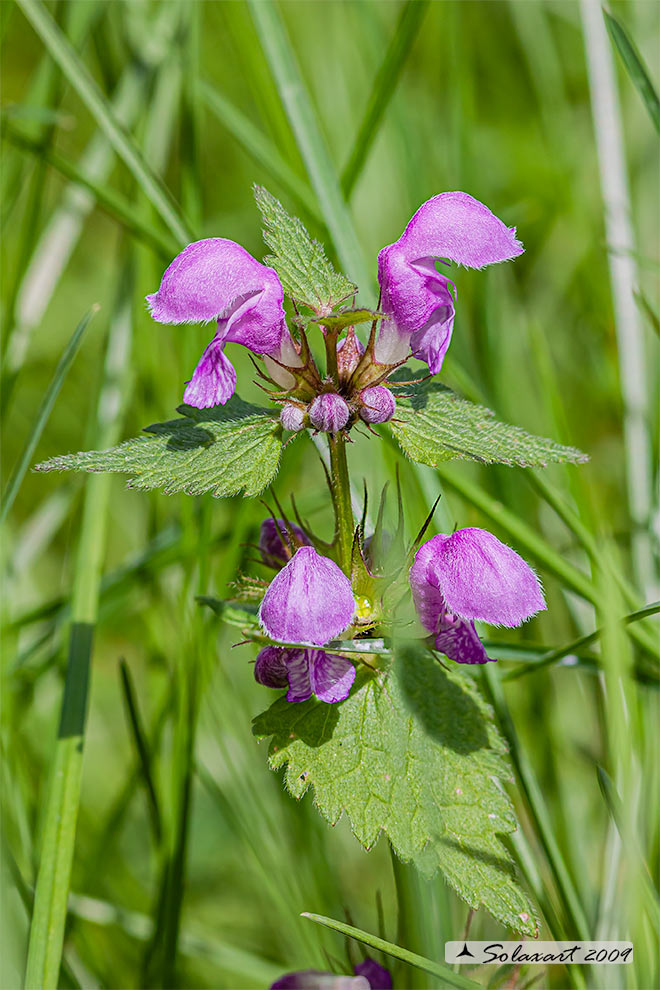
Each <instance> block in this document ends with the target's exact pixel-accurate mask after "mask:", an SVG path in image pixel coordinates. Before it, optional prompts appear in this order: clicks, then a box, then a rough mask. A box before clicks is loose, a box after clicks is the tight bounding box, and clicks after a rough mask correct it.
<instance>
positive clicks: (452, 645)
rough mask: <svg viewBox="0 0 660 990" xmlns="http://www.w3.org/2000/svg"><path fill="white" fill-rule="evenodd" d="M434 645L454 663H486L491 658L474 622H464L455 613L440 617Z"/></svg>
mask: <svg viewBox="0 0 660 990" xmlns="http://www.w3.org/2000/svg"><path fill="white" fill-rule="evenodd" d="M435 646H436V649H437V650H439V651H440V653H444V654H445V656H447V657H449V659H450V660H455V661H456V663H488V661H489V660H491V659H492V657H489V656H488V655H487V654H486V651H485V649H484V645H483V643H482V642H481V640H480V639H479V637H478V635H477V630H476V629H475V628H474V622H466V621H464V620H463V619H459V618H457V617H456V616H455V615H443V616H442V617H441V619H440V629H439V631H438V634H437V636H436V637H435Z"/></svg>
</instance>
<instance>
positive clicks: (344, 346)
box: [337, 327, 364, 381]
mask: <svg viewBox="0 0 660 990" xmlns="http://www.w3.org/2000/svg"><path fill="white" fill-rule="evenodd" d="M363 354H364V344H363V343H362V341H360V340H358V338H357V337H356V336H355V330H354V329H353V327H349V328H348V332H347V334H346V336H345V337H344V339H343V340H340V341H339V343H338V344H337V371H338V372H339V377H340V378H341V379H342V381H348V379H349V378H350V377H351V375H352V374H353V372H354V371H355V369H356V368H357V366H358V364H359V363H360V358H361V357H362V355H363Z"/></svg>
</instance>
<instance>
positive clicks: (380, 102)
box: [341, 0, 428, 199]
mask: <svg viewBox="0 0 660 990" xmlns="http://www.w3.org/2000/svg"><path fill="white" fill-rule="evenodd" d="M427 8H428V0H405V3H404V4H403V6H402V8H401V13H400V14H399V18H398V20H397V22H396V25H395V27H394V32H393V34H392V40H391V41H390V44H389V46H388V49H387V51H386V52H385V57H384V58H383V61H382V64H381V66H380V68H379V70H378V72H377V73H376V78H375V79H374V84H373V88H372V90H371V94H370V96H369V102H368V103H367V108H366V110H365V113H364V117H363V119H362V123H361V124H360V128H359V130H358V133H357V137H356V138H355V143H354V144H353V148H352V149H351V153H350V156H349V158H348V161H347V162H346V165H345V167H344V170H343V172H342V176H341V189H342V192H343V194H344V196H345V197H346V199H349V198H350V195H351V192H352V191H353V189H354V187H355V183H356V182H357V181H358V179H359V178H360V175H361V174H362V169H363V168H364V164H365V162H366V160H367V156H368V155H369V152H370V150H371V146H372V144H373V142H374V140H375V138H376V135H377V134H378V128H379V125H380V122H381V120H382V118H383V115H384V113H385V111H386V110H387V106H388V104H389V102H390V100H391V99H392V96H393V94H394V91H395V89H396V87H397V83H398V81H399V77H400V75H401V72H402V71H403V67H404V65H405V64H406V60H407V58H408V56H409V55H410V51H411V49H412V46H413V42H414V41H415V38H416V37H417V33H418V31H419V29H420V27H421V25H422V21H423V20H424V15H425V14H426V10H427Z"/></svg>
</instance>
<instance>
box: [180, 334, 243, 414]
mask: <svg viewBox="0 0 660 990" xmlns="http://www.w3.org/2000/svg"><path fill="white" fill-rule="evenodd" d="M224 346H225V342H224V340H223V339H222V337H221V336H220V335H219V334H216V336H215V337H214V338H213V340H212V341H211V343H210V344H209V345H208V347H207V348H206V350H205V351H204V353H203V354H202V356H201V358H200V359H199V363H198V365H197V367H196V368H195V371H194V373H193V376H192V378H191V379H190V381H189V382H188V384H187V385H186V390H185V392H184V393H183V401H184V402H187V403H188V405H189V406H195V407H196V408H197V409H210V407H211V406H217V405H224V404H225V402H227V401H228V400H229V399H231V397H232V395H233V394H234V390H235V389H236V369H235V368H234V366H233V364H232V363H231V361H230V360H229V358H228V357H227V356H226V354H225V352H224Z"/></svg>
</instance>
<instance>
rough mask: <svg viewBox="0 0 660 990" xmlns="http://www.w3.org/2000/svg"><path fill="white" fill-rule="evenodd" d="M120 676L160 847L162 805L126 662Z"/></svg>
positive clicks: (152, 820) (122, 666) (121, 661)
mask: <svg viewBox="0 0 660 990" xmlns="http://www.w3.org/2000/svg"><path fill="white" fill-rule="evenodd" d="M119 676H120V679H121V689H122V694H123V697H124V703H125V705H126V715H127V717H128V724H129V728H130V733H131V739H132V741H133V745H134V746H135V752H136V754H137V761H138V765H139V767H140V772H141V775H142V780H143V781H144V786H145V788H146V791H147V799H148V802H149V817H150V819H151V827H152V829H153V833H154V840H155V842H156V844H157V845H158V844H160V841H161V839H162V836H163V826H162V822H161V814H160V805H159V803H158V797H157V795H156V787H155V785H154V780H153V776H152V773H151V756H150V753H149V743H148V742H147V737H146V734H145V731H144V728H143V726H142V719H141V717H140V712H139V710H138V704H137V698H136V696H135V688H134V687H133V678H132V677H131V671H130V668H129V666H128V664H127V663H126V661H125V660H120V661H119Z"/></svg>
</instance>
